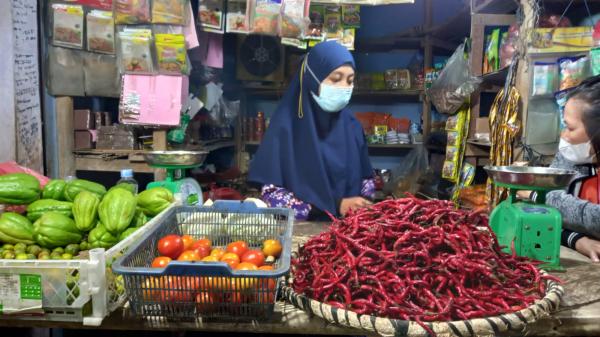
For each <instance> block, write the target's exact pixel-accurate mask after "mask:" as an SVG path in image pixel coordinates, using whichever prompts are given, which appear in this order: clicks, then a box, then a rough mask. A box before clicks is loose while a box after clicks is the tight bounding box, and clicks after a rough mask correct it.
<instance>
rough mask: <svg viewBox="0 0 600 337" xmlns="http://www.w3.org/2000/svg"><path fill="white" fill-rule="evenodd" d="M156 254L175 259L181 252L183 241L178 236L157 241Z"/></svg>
mask: <svg viewBox="0 0 600 337" xmlns="http://www.w3.org/2000/svg"><path fill="white" fill-rule="evenodd" d="M157 248H158V252H159V253H160V255H163V256H168V257H170V258H172V259H176V258H178V257H179V255H181V253H182V252H183V250H184V249H183V248H184V247H183V240H182V239H181V237H180V236H179V235H175V234H171V235H167V236H164V237H163V238H161V239H160V240H158V247H157Z"/></svg>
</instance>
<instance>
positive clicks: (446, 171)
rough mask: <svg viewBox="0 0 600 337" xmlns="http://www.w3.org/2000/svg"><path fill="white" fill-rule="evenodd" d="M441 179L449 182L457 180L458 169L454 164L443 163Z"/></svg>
mask: <svg viewBox="0 0 600 337" xmlns="http://www.w3.org/2000/svg"><path fill="white" fill-rule="evenodd" d="M442 178H444V179H447V180H449V181H456V179H458V167H457V166H456V164H454V162H451V161H447V160H446V161H444V166H443V168H442Z"/></svg>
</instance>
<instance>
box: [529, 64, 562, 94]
mask: <svg viewBox="0 0 600 337" xmlns="http://www.w3.org/2000/svg"><path fill="white" fill-rule="evenodd" d="M557 75H558V67H557V66H556V63H544V62H535V63H534V64H533V81H532V82H533V83H532V84H533V85H532V92H531V95H532V96H544V95H552V94H553V93H554V92H555V91H556V78H557Z"/></svg>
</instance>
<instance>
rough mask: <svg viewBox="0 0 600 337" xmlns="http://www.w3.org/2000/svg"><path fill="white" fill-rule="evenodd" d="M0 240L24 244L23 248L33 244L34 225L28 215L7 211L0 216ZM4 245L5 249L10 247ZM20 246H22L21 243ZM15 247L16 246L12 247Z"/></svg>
mask: <svg viewBox="0 0 600 337" xmlns="http://www.w3.org/2000/svg"><path fill="white" fill-rule="evenodd" d="M0 241H2V242H5V243H12V244H19V243H21V244H23V247H22V248H23V250H25V249H26V248H27V246H26V245H29V244H32V243H33V242H34V241H33V226H32V225H31V222H30V221H29V220H27V218H26V217H24V216H22V215H21V214H17V213H12V212H7V213H3V214H2V215H1V216H0ZM8 247H10V246H7V245H4V248H5V249H8ZM19 247H21V246H20V245H19ZM12 248H13V249H15V247H12Z"/></svg>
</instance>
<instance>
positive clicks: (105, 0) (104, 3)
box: [65, 0, 113, 11]
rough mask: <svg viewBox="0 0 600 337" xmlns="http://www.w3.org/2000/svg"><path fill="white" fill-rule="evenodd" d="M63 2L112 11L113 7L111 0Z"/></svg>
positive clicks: (69, 0)
mask: <svg viewBox="0 0 600 337" xmlns="http://www.w3.org/2000/svg"><path fill="white" fill-rule="evenodd" d="M65 2H71V3H76V4H78V5H83V6H86V7H88V8H94V9H101V10H105V11H112V7H113V0H75V1H73V0H68V1H65Z"/></svg>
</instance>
